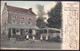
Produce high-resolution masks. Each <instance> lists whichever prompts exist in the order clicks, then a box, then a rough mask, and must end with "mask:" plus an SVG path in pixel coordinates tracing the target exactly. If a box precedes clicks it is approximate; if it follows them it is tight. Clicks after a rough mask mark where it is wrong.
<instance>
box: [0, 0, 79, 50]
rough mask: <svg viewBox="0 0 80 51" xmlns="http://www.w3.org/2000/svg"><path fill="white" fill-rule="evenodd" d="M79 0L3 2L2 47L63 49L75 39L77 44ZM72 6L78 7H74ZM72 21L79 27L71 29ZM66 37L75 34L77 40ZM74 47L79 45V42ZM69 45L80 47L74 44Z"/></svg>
mask: <svg viewBox="0 0 80 51" xmlns="http://www.w3.org/2000/svg"><path fill="white" fill-rule="evenodd" d="M70 3H71V4H70ZM78 3H79V2H62V1H1V39H0V40H1V49H23V50H62V49H65V47H66V45H67V47H68V44H69V45H70V44H71V43H72V42H74V41H72V42H71V43H70V42H68V41H71V40H74V39H76V40H75V41H76V43H77V44H78V43H79V39H77V36H79V33H78V21H79V19H78V18H79V16H78V15H79V10H78V9H79V8H76V6H74V5H77V7H78V5H79V4H78ZM64 5H66V6H64ZM69 7H70V8H69ZM73 7H75V8H74V9H72V8H73ZM70 9H72V10H70ZM70 11H71V12H70ZM74 11H75V12H74ZM68 13H69V15H68ZM74 14H75V15H74ZM72 18H73V19H74V20H73V19H72ZM73 21H74V23H75V27H77V28H74V27H73V28H74V29H76V30H73V29H72V28H70V25H72V26H73V24H70V23H73ZM69 22H70V23H69ZM68 23H69V24H68ZM69 28H70V29H69ZM72 30H73V32H74V31H75V33H76V35H74V36H73V35H72V33H70V32H69V31H71V32H72ZM73 34H74V33H73ZM63 36H64V37H63ZM67 36H68V37H69V36H70V37H74V39H72V38H70V37H69V38H70V39H69V38H67ZM75 36H76V37H75ZM78 38H79V37H78ZM67 43H68V44H67ZM76 43H75V44H76ZM64 44H65V47H64V46H63V45H64ZM75 46H76V47H77V48H78V45H75ZM63 47H64V48H63ZM67 47H66V48H67ZM70 47H73V48H72V49H77V48H76V47H74V45H71V46H70ZM69 49H70V48H69Z"/></svg>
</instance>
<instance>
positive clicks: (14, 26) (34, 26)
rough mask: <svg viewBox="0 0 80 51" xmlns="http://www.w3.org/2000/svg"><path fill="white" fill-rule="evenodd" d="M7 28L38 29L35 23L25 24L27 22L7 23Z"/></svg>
mask: <svg viewBox="0 0 80 51" xmlns="http://www.w3.org/2000/svg"><path fill="white" fill-rule="evenodd" d="M9 28H17V29H30V28H31V29H39V28H38V27H37V26H36V25H27V24H10V23H8V29H9Z"/></svg>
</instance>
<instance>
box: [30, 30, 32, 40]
mask: <svg viewBox="0 0 80 51" xmlns="http://www.w3.org/2000/svg"><path fill="white" fill-rule="evenodd" d="M29 34H30V35H29V37H30V39H32V29H29Z"/></svg>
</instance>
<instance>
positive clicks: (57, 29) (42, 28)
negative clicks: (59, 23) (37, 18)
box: [42, 28, 61, 31]
mask: <svg viewBox="0 0 80 51" xmlns="http://www.w3.org/2000/svg"><path fill="white" fill-rule="evenodd" d="M42 29H48V30H56V31H61V29H57V28H42Z"/></svg>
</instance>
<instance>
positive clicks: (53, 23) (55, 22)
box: [47, 1, 62, 28]
mask: <svg viewBox="0 0 80 51" xmlns="http://www.w3.org/2000/svg"><path fill="white" fill-rule="evenodd" d="M48 16H49V18H48V20H47V21H48V24H47V26H48V27H51V28H61V22H62V20H61V17H62V3H61V1H58V2H57V4H56V5H55V7H54V8H52V9H51V10H50V11H49V12H48Z"/></svg>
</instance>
